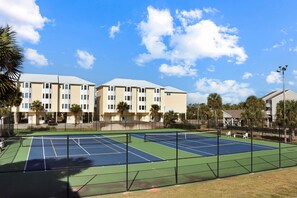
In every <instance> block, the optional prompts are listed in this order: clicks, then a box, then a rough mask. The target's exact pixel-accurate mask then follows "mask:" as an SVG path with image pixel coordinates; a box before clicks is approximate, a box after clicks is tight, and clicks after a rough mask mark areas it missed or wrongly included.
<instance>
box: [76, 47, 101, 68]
mask: <svg viewBox="0 0 297 198" xmlns="http://www.w3.org/2000/svg"><path fill="white" fill-rule="evenodd" d="M76 55H77V57H78V59H77V63H78V64H79V65H80V66H81V67H82V68H84V69H92V68H93V67H92V65H93V64H94V61H95V60H96V58H95V57H94V56H93V55H92V54H90V53H89V52H87V51H84V50H79V49H78V50H76Z"/></svg>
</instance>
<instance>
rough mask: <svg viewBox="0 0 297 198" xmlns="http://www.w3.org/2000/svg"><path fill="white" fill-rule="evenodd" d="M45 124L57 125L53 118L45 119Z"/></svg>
mask: <svg viewBox="0 0 297 198" xmlns="http://www.w3.org/2000/svg"><path fill="white" fill-rule="evenodd" d="M47 124H48V125H49V126H54V125H57V124H58V123H57V122H56V120H55V119H50V120H48V121H47Z"/></svg>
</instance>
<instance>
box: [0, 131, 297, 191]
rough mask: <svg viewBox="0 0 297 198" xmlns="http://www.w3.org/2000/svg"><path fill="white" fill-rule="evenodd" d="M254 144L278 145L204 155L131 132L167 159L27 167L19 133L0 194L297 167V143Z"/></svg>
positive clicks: (118, 186)
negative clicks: (48, 167) (39, 168)
mask: <svg viewBox="0 0 297 198" xmlns="http://www.w3.org/2000/svg"><path fill="white" fill-rule="evenodd" d="M168 131H170V132H175V131H176V129H167V130H145V131H144V130H142V131H125V132H124V133H127V132H128V133H131V134H142V133H144V132H145V133H148V132H168ZM179 131H181V130H179ZM58 133H59V135H79V134H80V133H79V132H67V133H66V132H58ZM102 133H107V132H105V131H104V132H102ZM108 133H110V131H109V132H108ZM117 133H118V132H117ZM83 134H99V133H98V132H97V131H96V132H95V131H88V132H86V131H84V132H83ZM32 135H36V136H40V135H43V136H45V135H57V132H53V133H50V132H36V133H34V134H33V133H31V134H27V136H32ZM19 136H20V134H19ZM220 140H227V141H229V140H232V141H237V142H242V143H243V144H247V143H248V144H250V143H251V139H242V138H233V137H227V136H224V135H222V136H221V137H220ZM253 144H254V145H256V144H257V145H263V146H270V147H273V148H274V149H269V150H259V151H253V152H251V150H249V151H248V152H241V153H232V154H226V155H219V156H218V155H212V156H202V155H198V154H195V153H192V152H187V151H184V150H181V149H179V150H177V149H175V148H172V147H169V146H166V145H164V144H161V143H160V142H144V140H143V139H141V138H138V137H137V136H133V135H132V139H131V143H129V144H128V145H129V147H131V148H135V149H138V150H141V151H143V152H145V153H149V154H151V155H153V156H156V157H158V158H160V159H163V160H162V161H156V162H147V163H135V164H121V165H112V166H92V165H88V166H82V167H70V168H67V167H65V168H63V169H57V170H46V171H45V170H40V171H32V172H24V167H25V164H26V161H27V158H28V155H29V151H30V148H31V147H23V146H22V145H21V142H20V138H19V137H18V136H16V137H13V138H10V139H9V141H7V145H6V147H5V149H4V150H3V151H2V152H1V153H0V177H1V180H0V186H1V191H2V192H1V193H3V194H4V195H6V196H7V197H18V196H22V197H26V196H31V197H32V195H34V196H44V197H50V196H55V197H65V196H69V197H79V196H80V197H83V196H92V195H101V194H108V193H116V192H124V191H127V190H141V189H148V188H152V187H162V186H171V185H175V184H183V183H190V182H197V181H204V180H210V179H215V178H221V177H229V176H235V175H242V174H248V173H252V172H259V171H265V170H272V169H278V168H280V167H290V166H296V164H297V145H294V144H285V143H281V144H280V143H279V142H272V141H266V140H265V141H264V140H256V139H254V140H253ZM279 146H280V147H279ZM234 148H236V147H234ZM252 148H253V147H251V149H252ZM80 160H84V159H83V158H82V159H80ZM14 189H17V190H14Z"/></svg>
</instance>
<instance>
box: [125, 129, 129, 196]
mask: <svg viewBox="0 0 297 198" xmlns="http://www.w3.org/2000/svg"><path fill="white" fill-rule="evenodd" d="M128 138H129V137H128V133H126V191H129V182H128V181H129V158H128V157H129V155H128V148H129V146H128V142H129V139H128Z"/></svg>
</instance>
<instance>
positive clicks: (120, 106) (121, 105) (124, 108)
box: [117, 101, 129, 120]
mask: <svg viewBox="0 0 297 198" xmlns="http://www.w3.org/2000/svg"><path fill="white" fill-rule="evenodd" d="M117 110H118V112H119V113H120V117H121V118H123V120H125V117H123V116H124V113H125V112H127V111H128V110H129V105H128V104H127V103H126V102H123V101H122V102H119V104H118V105H117Z"/></svg>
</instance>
